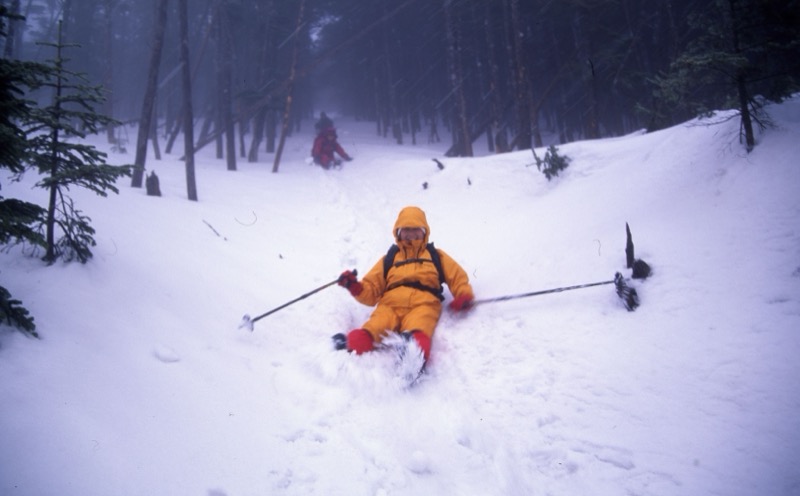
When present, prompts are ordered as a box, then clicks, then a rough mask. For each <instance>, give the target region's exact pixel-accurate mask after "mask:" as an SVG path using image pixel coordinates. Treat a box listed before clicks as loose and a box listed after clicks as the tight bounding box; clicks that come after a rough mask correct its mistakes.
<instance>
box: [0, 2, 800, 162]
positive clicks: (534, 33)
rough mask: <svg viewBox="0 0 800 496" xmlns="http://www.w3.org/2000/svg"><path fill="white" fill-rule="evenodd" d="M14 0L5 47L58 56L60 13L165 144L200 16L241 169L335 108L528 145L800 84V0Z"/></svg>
mask: <svg viewBox="0 0 800 496" xmlns="http://www.w3.org/2000/svg"><path fill="white" fill-rule="evenodd" d="M1 4H2V6H3V7H4V8H6V9H7V10H8V12H10V13H16V14H19V15H20V16H23V17H24V19H20V20H16V21H9V22H8V26H6V27H5V29H6V30H7V34H8V36H7V37H4V38H0V43H2V44H3V45H2V53H3V56H4V57H6V58H16V59H23V60H37V61H44V60H47V59H49V58H50V59H51V58H52V57H53V55H52V50H50V49H48V47H47V46H44V45H42V44H41V42H48V43H55V42H56V41H57V37H58V33H59V21H60V22H61V28H60V31H61V42H62V43H65V44H74V45H77V46H73V47H71V48H69V49H68V50H66V52H65V56H66V57H67V58H68V59H69V60H67V61H66V67H67V68H68V69H69V70H70V71H74V72H77V73H84V74H85V75H86V76H87V77H88V79H89V81H91V82H92V83H93V84H97V85H101V86H102V87H103V88H104V90H105V92H106V96H107V101H106V103H105V107H104V108H103V109H101V110H102V112H103V113H104V114H105V115H108V116H110V117H113V118H115V119H117V120H118V121H120V122H122V123H138V122H140V121H141V120H142V119H143V118H144V116H145V113H148V112H147V109H149V108H152V117H154V120H153V124H152V126H153V131H154V132H153V133H152V134H151V139H154V140H156V141H155V142H154V143H153V146H156V147H158V149H159V151H160V150H161V149H164V150H165V151H167V152H170V151H171V149H172V144H173V142H174V140H175V137H176V136H177V135H178V133H180V127H181V122H182V118H181V116H182V112H183V110H182V109H183V108H184V107H183V104H182V96H181V95H182V91H184V88H183V86H182V82H181V68H182V65H181V61H180V60H181V58H180V29H179V27H180V22H179V21H180V18H181V15H182V14H185V16H186V26H187V42H188V43H187V45H188V54H189V65H190V71H191V102H192V107H193V109H192V110H193V119H194V122H196V124H197V125H198V126H199V127H198V131H197V132H196V134H195V140H194V141H195V143H196V148H197V149H200V148H202V147H204V146H207V145H209V144H211V143H215V142H216V146H217V155H218V156H220V157H221V156H223V155H234V156H232V157H228V160H229V168H235V160H236V156H238V157H241V158H244V159H246V160H248V161H251V162H257V161H259V160H262V161H263V160H264V159H265V157H264V156H263V155H262V156H261V157H259V154H260V153H264V152H266V153H274V152H275V150H276V146H279V145H276V143H277V142H278V141H279V139H277V138H276V137H278V136H280V134H281V128H282V125H283V124H285V125H286V128H285V132H286V133H289V134H291V133H292V132H294V131H296V130H298V129H299V128H300V127H301V126H302V125H303V123H304V122H305V124H306V125H310V120H311V119H314V118H316V117H318V112H320V111H326V112H328V113H329V114H333V115H337V114H338V115H347V116H350V117H355V118H356V119H357V120H365V121H371V122H375V126H376V133H378V134H379V135H382V136H384V137H386V138H387V139H391V140H394V141H396V142H397V143H398V144H414V143H418V142H428V143H430V142H438V141H440V140H441V141H442V142H444V143H451V145H452V146H450V148H449V149H448V151H447V153H446V154H447V155H449V156H472V155H473V150H472V144H473V143H475V141H476V140H478V139H481V140H485V145H483V144H482V146H481V149H483V148H485V147H486V148H488V150H489V151H491V152H504V151H511V150H521V149H528V148H531V147H536V146H543V145H545V146H546V145H550V144H558V143H567V142H571V141H575V140H580V139H591V138H603V137H611V136H619V135H624V134H627V133H630V132H633V131H636V130H640V129H646V130H648V131H653V130H656V129H662V128H665V127H668V126H671V125H674V124H676V123H679V122H683V121H685V120H686V119H689V118H692V117H694V116H696V115H698V114H702V113H703V112H704V111H707V110H719V109H729V108H733V109H736V108H740V109H743V108H746V104H745V103H743V102H748V104H749V105H750V107H749V108H750V110H748V111H747V112H748V113H749V112H752V113H753V117H754V118H755V125H766V124H768V123H767V122H766V117H763V118H761V119H759V114H758V109H759V108H760V106H761V103H760V102H762V101H765V100H773V101H780V100H781V99H783V98H785V97H786V96H788V95H790V94H791V93H793V92H794V91H797V90H798V84H797V82H798V80H800V79H799V78H798V75H800V65H799V64H800V62H798V61H800V47H799V46H798V36H797V26H798V25H800V4H799V3H798V2H797V1H790V0H705V1H697V0H647V1H644V0H560V1H553V0H495V1H478V0H400V1H398V0H369V1H363V0H192V1H188V2H187V1H186V0H180V1H178V0H138V1H132V0H82V1H74V0H60V1H57V0H3V1H2V2H1ZM184 5H185V9H186V10H185V12H183V6H184ZM157 51H158V53H157V54H156V52H157ZM148 80H152V81H154V84H155V91H151V92H150V93H149V94H148ZM148 96H149V97H151V98H152V102H151V103H148V102H147V101H146V100H148V98H147V97H148ZM33 97H34V98H39V99H45V100H46V99H48V98H51V95H47V94H39V95H33ZM143 102H144V105H143ZM155 131H157V132H155ZM743 132H744V131H743ZM226 133H227V134H228V136H229V138H228V139H229V143H227V144H223V138H222V136H223V135H224V134H226ZM233 136H235V138H234V137H233ZM108 140H109V141H110V142H118V143H119V145H120V147H122V148H124V147H126V146H131V143H133V142H135V141H136V137H134V136H128V135H127V131H126V128H125V127H124V126H115V127H112V128H110V129H109V130H108ZM160 140H164V141H163V142H161V141H160ZM234 142H235V144H234ZM231 162H234V164H231ZM137 165H138V166H143V164H140V163H139V164H137Z"/></svg>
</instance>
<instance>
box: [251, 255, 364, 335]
mask: <svg viewBox="0 0 800 496" xmlns="http://www.w3.org/2000/svg"><path fill="white" fill-rule="evenodd" d="M353 274H354V275H358V271H357V270H355V269H353ZM338 282H339V278H338V277H337V278H336V279H334V280H333V281H331V282H329V283H325V284H323V285H322V286H320V287H318V288H316V289H312V290H311V291H309V292H308V293H306V294H304V295H302V296H298V297H297V298H295V299H294V300H292V301H288V302H286V303H284V304H283V305H281V306H279V307H276V308H273V309H272V310H270V311H268V312H264V313H262V314H261V315H259V316H258V317H253V318H250V315H249V314H245V316H244V317H242V323H241V324H239V329H241V328H243V327H246V328H247V330H249V331H251V332H252V331H253V324H255V323H256V322H258V321H259V320H261V319H263V318H264V317H266V316H267V315H272V314H273V313H275V312H277V311H278V310H283V309H284V308H286V307H288V306H289V305H292V304H294V303H297V302H298V301H300V300H302V299H304V298H308V297H309V296H311V295H313V294H314V293H319V292H320V291H322V290H323V289H325V288H328V287H330V286H333V285H334V284H336V283H338Z"/></svg>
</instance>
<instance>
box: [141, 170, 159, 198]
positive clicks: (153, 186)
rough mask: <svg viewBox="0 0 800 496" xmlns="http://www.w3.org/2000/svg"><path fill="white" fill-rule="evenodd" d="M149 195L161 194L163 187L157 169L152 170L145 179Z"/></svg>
mask: <svg viewBox="0 0 800 496" xmlns="http://www.w3.org/2000/svg"><path fill="white" fill-rule="evenodd" d="M144 186H145V189H146V190H147V196H161V187H160V186H159V183H158V176H156V173H155V171H153V172H151V173H150V174H149V175H148V176H147V178H146V179H145V181H144Z"/></svg>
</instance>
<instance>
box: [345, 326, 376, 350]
mask: <svg viewBox="0 0 800 496" xmlns="http://www.w3.org/2000/svg"><path fill="white" fill-rule="evenodd" d="M372 348H373V340H372V335H371V334H370V333H369V332H367V330H366V329H353V330H352V331H350V332H349V333H347V351H355V352H356V355H360V354H362V353H366V352H368V351H372Z"/></svg>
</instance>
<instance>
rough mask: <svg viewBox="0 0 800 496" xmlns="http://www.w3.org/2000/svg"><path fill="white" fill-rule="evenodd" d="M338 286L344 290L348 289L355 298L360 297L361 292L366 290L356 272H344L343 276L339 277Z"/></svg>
mask: <svg viewBox="0 0 800 496" xmlns="http://www.w3.org/2000/svg"><path fill="white" fill-rule="evenodd" d="M337 284H339V286H341V287H343V288H347V290H348V291H350V294H351V295H353V296H358V295H360V294H361V290H363V289H364V287H363V286H361V283H360V282H358V276H357V274H356V271H354V270H346V271H344V272H342V275H340V276H339V281H337Z"/></svg>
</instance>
